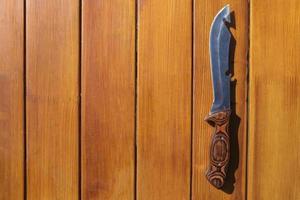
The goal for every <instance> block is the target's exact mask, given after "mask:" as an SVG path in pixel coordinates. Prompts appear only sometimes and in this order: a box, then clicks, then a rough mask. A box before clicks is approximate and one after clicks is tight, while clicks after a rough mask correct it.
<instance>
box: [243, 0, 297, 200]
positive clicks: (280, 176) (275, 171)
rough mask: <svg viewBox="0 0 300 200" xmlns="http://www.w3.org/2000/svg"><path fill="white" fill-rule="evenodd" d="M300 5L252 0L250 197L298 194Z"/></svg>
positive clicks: (291, 1) (292, 1)
mask: <svg viewBox="0 0 300 200" xmlns="http://www.w3.org/2000/svg"><path fill="white" fill-rule="evenodd" d="M266 8H268V9H266ZM299 10H300V2H299V1H298V0H287V1H284V3H283V2H282V1H280V0H274V1H272V3H271V2H270V1H259V0H252V1H251V18H250V20H251V29H250V30H251V32H250V38H251V43H250V106H249V108H250V113H249V115H250V121H249V136H250V140H249V149H250V156H249V182H248V191H249V192H248V199H257V200H263V199H273V200H280V199H290V200H296V199H300V190H299V187H300V171H299V169H300V157H299V142H300V135H299V129H300V123H299V120H300V101H299V98H300V76H299V74H300V60H299V52H300V45H299V44H300V15H299Z"/></svg>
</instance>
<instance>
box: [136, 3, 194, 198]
mask: <svg viewBox="0 0 300 200" xmlns="http://www.w3.org/2000/svg"><path fill="white" fill-rule="evenodd" d="M191 12H192V1H191V0H166V1H160V0H151V1H148V0H139V1H138V80H137V87H138V91H137V95H138V102H137V103H138V104H137V111H138V112H137V199H143V200H156V199H164V200H168V199H170V200H171V199H172V200H176V199H178V200H185V199H189V198H190V167H191V166H190V164H191V159H190V157H191V155H190V153H191V146H190V145H191V82H192V79H191V78H192V59H191V58H192V14H191Z"/></svg>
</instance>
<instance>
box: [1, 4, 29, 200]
mask: <svg viewBox="0 0 300 200" xmlns="http://www.w3.org/2000/svg"><path fill="white" fill-rule="evenodd" d="M0 36H1V37H0V44H1V48H0V199H3V200H15V199H23V198H24V150H25V148H24V147H25V145H24V138H25V137H24V135H25V134H24V83H23V82H24V62H23V61H24V55H23V53H24V39H23V38H24V3H23V1H18V0H12V1H0Z"/></svg>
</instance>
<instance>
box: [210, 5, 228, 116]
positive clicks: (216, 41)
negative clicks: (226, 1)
mask: <svg viewBox="0 0 300 200" xmlns="http://www.w3.org/2000/svg"><path fill="white" fill-rule="evenodd" d="M225 21H227V22H229V23H230V9H229V5H226V6H225V7H223V8H222V9H221V10H220V11H219V12H218V14H217V15H216V16H215V18H214V20H213V23H212V25H211V29H210V38H209V49H210V62H211V75H212V83H213V95H214V100H213V104H212V107H211V110H210V113H215V112H218V111H223V110H228V109H230V76H229V75H226V72H227V71H228V70H229V45H230V38H231V33H230V32H229V30H228V28H227V26H226V25H225Z"/></svg>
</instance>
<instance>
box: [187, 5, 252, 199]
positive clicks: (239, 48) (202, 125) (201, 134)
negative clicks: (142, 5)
mask: <svg viewBox="0 0 300 200" xmlns="http://www.w3.org/2000/svg"><path fill="white" fill-rule="evenodd" d="M226 4H229V5H230V8H231V10H232V11H233V14H232V15H231V17H232V19H233V23H232V28H231V29H230V31H231V33H232V34H233V38H234V40H235V41H234V42H233V44H232V46H231V54H232V55H230V57H231V62H230V65H231V66H230V68H231V73H232V75H233V80H235V81H233V82H232V83H231V104H232V106H231V108H232V110H233V113H232V115H231V119H230V128H229V132H230V137H231V152H230V153H231V159H230V163H229V168H228V174H227V180H226V183H225V185H224V188H222V190H217V189H216V188H214V187H213V186H212V185H210V183H209V182H208V181H207V180H206V177H205V173H206V170H207V167H208V162H209V150H210V143H211V136H212V132H213V128H212V127H211V126H209V125H208V124H207V123H206V122H205V121H204V117H205V116H206V115H208V113H209V110H210V107H211V104H212V99H213V94H212V84H211V70H210V55H209V45H208V41H209V31H210V26H211V23H212V21H213V18H214V16H215V15H216V14H217V12H218V11H219V10H220V9H221V8H222V7H223V6H225V5H226ZM247 5H248V2H247V0H243V1H240V0H229V1H223V0H218V1H209V0H205V1H202V0H196V1H195V4H194V90H193V91H194V97H193V98H194V106H193V110H194V112H193V124H194V125H193V173H192V174H193V180H192V182H193V186H192V188H193V189H192V196H193V199H202V200H206V199H207V200H210V199H228V200H229V199H245V195H246V193H245V187H246V139H247V137H246V120H247V119H246V92H245V91H246V69H247V51H248V25H247V24H248V8H247Z"/></svg>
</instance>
